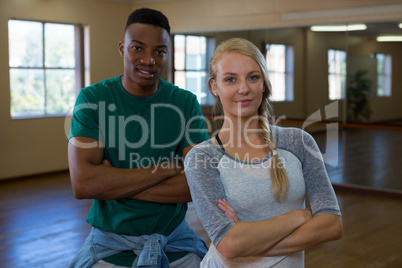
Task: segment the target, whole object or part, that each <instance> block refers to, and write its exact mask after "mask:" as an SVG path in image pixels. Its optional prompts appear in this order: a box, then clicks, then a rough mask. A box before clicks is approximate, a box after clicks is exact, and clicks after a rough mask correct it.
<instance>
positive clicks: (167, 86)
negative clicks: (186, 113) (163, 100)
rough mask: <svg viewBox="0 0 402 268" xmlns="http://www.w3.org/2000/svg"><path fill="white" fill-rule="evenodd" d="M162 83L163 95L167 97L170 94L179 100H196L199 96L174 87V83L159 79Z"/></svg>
mask: <svg viewBox="0 0 402 268" xmlns="http://www.w3.org/2000/svg"><path fill="white" fill-rule="evenodd" d="M159 81H160V89H161V90H162V91H163V93H164V94H165V95H166V94H168V95H169V96H171V97H175V98H179V99H192V100H196V99H197V96H196V95H195V94H194V93H192V92H191V91H188V90H186V89H182V88H180V87H178V86H176V85H173V84H172V83H169V82H167V81H165V80H163V79H161V78H160V79H159Z"/></svg>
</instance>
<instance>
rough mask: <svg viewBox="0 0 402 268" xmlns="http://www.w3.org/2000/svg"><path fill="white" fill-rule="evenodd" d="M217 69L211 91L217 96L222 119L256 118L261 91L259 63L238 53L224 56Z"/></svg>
mask: <svg viewBox="0 0 402 268" xmlns="http://www.w3.org/2000/svg"><path fill="white" fill-rule="evenodd" d="M216 67H217V68H216V69H217V72H216V78H215V80H211V82H210V83H211V89H212V93H213V94H214V95H215V94H217V95H218V96H219V99H220V101H221V103H222V107H223V111H224V113H225V116H228V117H230V118H236V117H243V118H244V117H245V118H249V117H252V116H256V115H258V108H259V107H260V104H261V101H262V96H263V90H264V78H263V74H262V72H261V68H260V66H259V65H258V63H257V62H256V61H255V60H254V59H253V58H251V57H249V56H245V55H243V54H240V53H238V52H226V53H224V54H223V55H222V57H221V59H220V61H219V62H218V63H217V66H216Z"/></svg>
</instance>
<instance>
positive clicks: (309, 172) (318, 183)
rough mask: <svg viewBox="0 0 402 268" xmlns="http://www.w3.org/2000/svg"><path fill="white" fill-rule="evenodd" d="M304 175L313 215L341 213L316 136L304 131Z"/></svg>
mask: <svg viewBox="0 0 402 268" xmlns="http://www.w3.org/2000/svg"><path fill="white" fill-rule="evenodd" d="M302 140H303V148H304V153H303V162H302V165H303V175H304V179H305V182H306V192H307V197H308V199H309V202H310V206H311V209H312V213H313V216H315V215H317V214H321V213H331V214H336V215H341V213H340V209H339V205H338V201H337V199H336V195H335V192H334V189H333V188H332V184H331V181H330V179H329V177H328V173H327V171H326V168H325V164H324V160H323V157H322V154H321V152H320V149H319V148H318V146H317V143H316V142H315V140H314V138H313V137H312V136H311V135H310V134H308V133H307V132H305V131H303V139H302Z"/></svg>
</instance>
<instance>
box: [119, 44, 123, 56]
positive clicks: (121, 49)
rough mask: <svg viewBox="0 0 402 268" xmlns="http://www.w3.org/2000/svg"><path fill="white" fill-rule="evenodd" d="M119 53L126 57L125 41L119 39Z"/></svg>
mask: <svg viewBox="0 0 402 268" xmlns="http://www.w3.org/2000/svg"><path fill="white" fill-rule="evenodd" d="M119 54H120V56H121V57H124V41H119Z"/></svg>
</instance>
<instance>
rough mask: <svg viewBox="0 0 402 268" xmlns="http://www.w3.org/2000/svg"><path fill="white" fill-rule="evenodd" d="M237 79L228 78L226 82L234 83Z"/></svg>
mask: <svg viewBox="0 0 402 268" xmlns="http://www.w3.org/2000/svg"><path fill="white" fill-rule="evenodd" d="M234 81H235V79H234V78H233V77H228V78H226V79H225V82H229V83H233V82H234Z"/></svg>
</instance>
